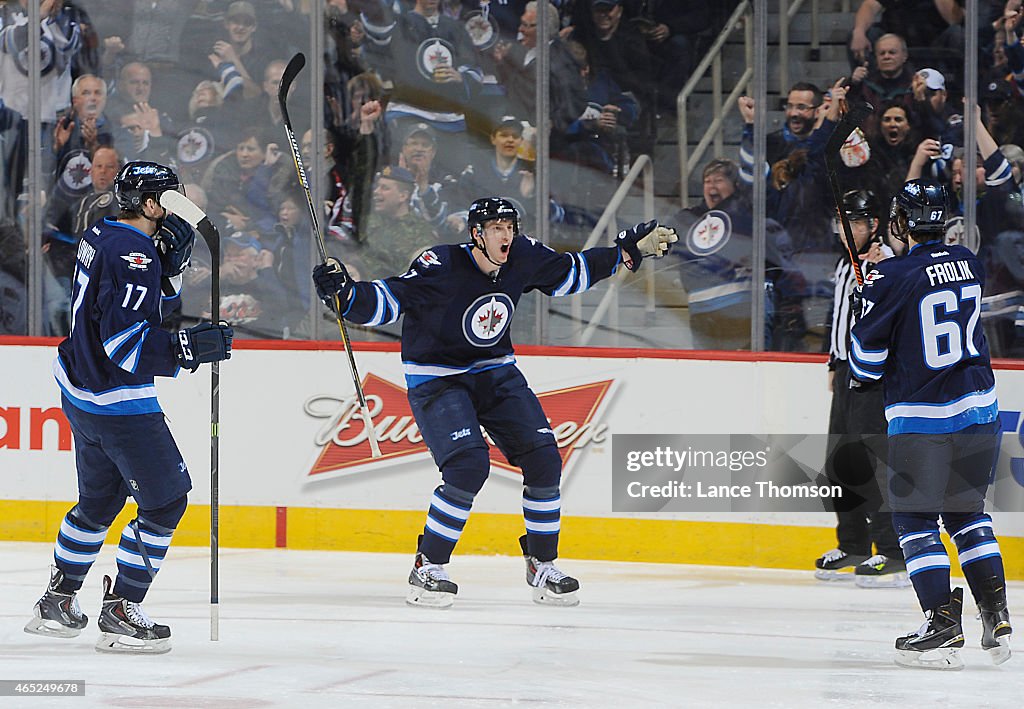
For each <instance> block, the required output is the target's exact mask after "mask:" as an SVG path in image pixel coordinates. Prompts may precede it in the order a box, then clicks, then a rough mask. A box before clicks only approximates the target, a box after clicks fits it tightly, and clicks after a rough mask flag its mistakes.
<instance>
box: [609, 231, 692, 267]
mask: <svg viewBox="0 0 1024 709" xmlns="http://www.w3.org/2000/svg"><path fill="white" fill-rule="evenodd" d="M677 241H679V237H678V236H676V230H675V229H673V228H671V227H663V226H658V222H657V220H652V221H649V222H644V223H642V224H637V225H636V226H634V227H631V228H629V229H626V230H625V231H620V232H619V236H618V237H617V238H616V239H615V243H617V244H618V245H619V248H620V249H622V263H623V264H625V266H626V268H628V269H629V270H630V271H636V270H637V269H638V268H640V262H641V261H643V259H644V256H653V257H654V258H661V257H662V256H664V255H665V254H667V253H668V250H669V247H670V245H671V244H674V243H675V242H677Z"/></svg>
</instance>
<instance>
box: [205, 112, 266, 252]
mask: <svg viewBox="0 0 1024 709" xmlns="http://www.w3.org/2000/svg"><path fill="white" fill-rule="evenodd" d="M266 147H267V140H266V137H265V133H264V131H263V129H262V128H258V127H255V126H250V127H248V128H244V129H242V130H241V132H240V138H239V140H238V142H237V143H236V144H235V146H234V149H233V150H232V151H230V152H228V153H225V154H224V155H222V156H220V157H219V158H217V159H216V160H214V161H213V162H212V163H211V164H210V167H209V169H208V170H207V171H206V174H205V175H204V176H203V181H202V183H201V184H202V187H203V189H204V190H205V191H206V195H207V197H208V199H209V202H210V205H209V213H210V215H211V216H212V217H213V218H214V219H219V220H221V221H219V224H220V225H221V227H222V228H221V231H222V232H224V233H228V234H231V233H233V232H236V231H256V232H257V233H268V232H270V231H271V230H272V229H273V226H274V222H275V221H276V219H275V217H274V207H273V201H272V198H271V194H270V178H271V175H272V173H273V170H274V167H273V165H272V164H268V163H267V153H266Z"/></svg>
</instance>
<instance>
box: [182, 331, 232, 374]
mask: <svg viewBox="0 0 1024 709" xmlns="http://www.w3.org/2000/svg"><path fill="white" fill-rule="evenodd" d="M234 337H235V331H234V330H233V329H232V328H231V326H230V325H228V324H227V323H224V322H222V323H216V324H214V323H212V322H204V323H199V324H198V325H196V326H195V327H190V328H188V329H187V330H179V331H178V342H177V347H176V351H175V355H176V356H177V357H178V363H179V364H180V365H181V366H182V367H184V368H185V369H187V370H189V371H191V372H194V371H196V370H197V369H199V365H200V364H204V363H206V362H220V361H221V360H225V359H231V341H232V340H233V339H234Z"/></svg>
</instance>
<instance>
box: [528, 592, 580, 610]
mask: <svg viewBox="0 0 1024 709" xmlns="http://www.w3.org/2000/svg"><path fill="white" fill-rule="evenodd" d="M533 602H534V603H539V604H540V605H542V606H578V605H579V604H580V599H579V598H577V597H576V591H570V592H569V593H555V592H554V591H551V590H550V589H547V588H534V589H533Z"/></svg>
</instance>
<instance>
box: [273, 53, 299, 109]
mask: <svg viewBox="0 0 1024 709" xmlns="http://www.w3.org/2000/svg"><path fill="white" fill-rule="evenodd" d="M305 66H306V55H305V54H303V53H302V52H298V53H297V54H296V55H295V56H294V57H292V58H291V60H290V61H289V62H288V66H286V67H285V68H284V74H282V75H281V84H280V86H278V87H277V102H278V103H279V104H281V113H283V114H284V115H285V116H287V115H288V105H287V104H288V92H289V91H290V90H291V88H292V84H293V83H294V82H295V77H296V76H298V75H299V72H300V71H302V69H303V67H305ZM285 120H287V119H285Z"/></svg>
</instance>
